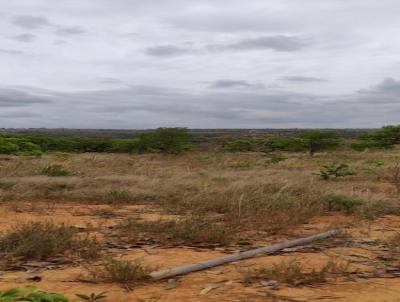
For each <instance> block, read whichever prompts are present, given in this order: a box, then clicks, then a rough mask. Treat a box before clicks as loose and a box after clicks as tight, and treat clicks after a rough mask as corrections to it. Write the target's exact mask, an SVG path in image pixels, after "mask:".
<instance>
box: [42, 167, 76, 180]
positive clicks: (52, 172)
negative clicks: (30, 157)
mask: <svg viewBox="0 0 400 302" xmlns="http://www.w3.org/2000/svg"><path fill="white" fill-rule="evenodd" d="M41 174H43V175H46V176H50V177H60V176H70V175H72V173H71V172H70V171H68V170H66V169H65V168H64V167H63V166H61V165H56V164H55V165H49V166H47V167H45V168H43V169H42V171H41Z"/></svg>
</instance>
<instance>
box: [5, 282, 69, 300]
mask: <svg viewBox="0 0 400 302" xmlns="http://www.w3.org/2000/svg"><path fill="white" fill-rule="evenodd" d="M14 301H25V302H69V300H68V299H67V298H66V297H65V296H64V295H62V294H59V293H51V292H45V291H41V290H38V289H37V288H36V287H35V286H24V287H17V288H12V289H9V290H6V291H0V302H14Z"/></svg>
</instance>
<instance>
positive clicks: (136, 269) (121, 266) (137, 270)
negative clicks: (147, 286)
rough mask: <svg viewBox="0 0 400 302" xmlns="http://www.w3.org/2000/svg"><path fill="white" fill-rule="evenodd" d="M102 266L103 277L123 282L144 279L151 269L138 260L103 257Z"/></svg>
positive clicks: (147, 276) (111, 280) (135, 281)
mask: <svg viewBox="0 0 400 302" xmlns="http://www.w3.org/2000/svg"><path fill="white" fill-rule="evenodd" d="M103 268H104V271H103V276H102V278H103V279H105V280H108V281H110V282H118V283H123V284H129V283H137V282H143V281H146V280H148V279H149V273H150V272H151V271H152V270H153V269H152V268H151V267H149V266H146V265H144V264H142V263H141V262H140V261H129V260H121V259H115V258H105V259H104V260H103Z"/></svg>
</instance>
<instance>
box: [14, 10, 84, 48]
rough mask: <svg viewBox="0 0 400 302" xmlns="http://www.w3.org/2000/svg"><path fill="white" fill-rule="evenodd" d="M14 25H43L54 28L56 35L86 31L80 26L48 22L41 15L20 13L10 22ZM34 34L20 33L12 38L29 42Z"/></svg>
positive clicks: (28, 27)
mask: <svg viewBox="0 0 400 302" xmlns="http://www.w3.org/2000/svg"><path fill="white" fill-rule="evenodd" d="M11 23H12V24H14V25H15V26H19V27H22V28H27V29H39V28H43V27H50V28H55V32H54V33H55V34H56V35H57V36H71V35H81V34H84V33H86V32H87V31H86V30H85V29H84V28H82V27H80V26H64V25H60V24H55V23H52V22H50V21H49V20H48V19H47V18H45V17H41V16H30V15H21V16H16V17H14V19H13V20H12V22H11ZM33 38H34V36H33V35H31V34H22V35H16V36H14V39H16V40H19V41H21V42H31V41H32V40H33Z"/></svg>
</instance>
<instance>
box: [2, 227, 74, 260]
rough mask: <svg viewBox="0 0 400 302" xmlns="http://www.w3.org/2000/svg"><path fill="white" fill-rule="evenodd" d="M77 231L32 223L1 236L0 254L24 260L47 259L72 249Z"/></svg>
mask: <svg viewBox="0 0 400 302" xmlns="http://www.w3.org/2000/svg"><path fill="white" fill-rule="evenodd" d="M74 235H75V231H74V230H73V229H72V228H71V227H69V226H65V225H60V226H58V225H55V224H53V223H49V222H45V223H42V222H31V223H25V224H23V225H20V226H17V227H15V228H13V229H11V230H10V231H8V232H7V233H4V234H2V235H1V236H0V253H3V254H9V255H12V256H16V257H22V258H24V259H46V258H50V257H53V256H56V255H58V254H60V253H63V252H64V251H65V250H68V249H72V248H73V246H74V244H75V241H74Z"/></svg>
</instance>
